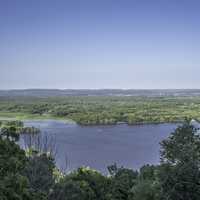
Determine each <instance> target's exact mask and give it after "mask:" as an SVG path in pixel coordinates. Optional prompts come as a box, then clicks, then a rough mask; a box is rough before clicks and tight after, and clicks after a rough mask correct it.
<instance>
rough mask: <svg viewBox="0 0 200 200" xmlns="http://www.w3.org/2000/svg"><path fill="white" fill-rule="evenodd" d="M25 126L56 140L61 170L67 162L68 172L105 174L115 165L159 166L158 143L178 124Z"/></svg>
mask: <svg viewBox="0 0 200 200" xmlns="http://www.w3.org/2000/svg"><path fill="white" fill-rule="evenodd" d="M25 125H26V126H35V127H38V128H40V129H41V134H42V135H43V136H44V135H47V136H48V137H49V138H54V139H55V143H56V149H57V153H56V163H57V165H58V166H59V167H60V168H62V169H64V168H65V169H66V160H67V169H68V170H72V169H75V168H77V167H80V166H90V167H91V168H95V169H97V170H100V171H101V172H104V173H106V170H107V166H108V165H111V164H113V163H117V164H118V165H119V166H124V167H128V168H134V169H138V168H139V167H141V166H142V165H144V164H158V163H159V160H160V154H159V150H160V145H159V143H160V142H161V141H162V140H163V139H165V138H167V137H168V136H169V134H170V133H171V132H172V131H173V130H174V129H175V128H176V127H177V125H176V124H158V125H135V126H128V125H126V124H121V125H113V126H79V125H76V124H67V123H64V122H60V121H55V120H45V121H25ZM22 141H23V136H22V138H21V142H22Z"/></svg>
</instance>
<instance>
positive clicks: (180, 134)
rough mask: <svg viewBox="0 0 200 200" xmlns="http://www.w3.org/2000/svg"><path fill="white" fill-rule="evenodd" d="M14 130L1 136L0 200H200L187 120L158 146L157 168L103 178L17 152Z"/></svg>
mask: <svg viewBox="0 0 200 200" xmlns="http://www.w3.org/2000/svg"><path fill="white" fill-rule="evenodd" d="M19 125H20V124H19V123H9V124H6V129H3V130H4V131H2V128H1V131H0V199H1V200H39V199H40V200H199V199H200V186H199V185H200V167H199V166H200V136H199V133H198V130H197V129H195V128H194V127H193V126H192V125H191V124H190V122H189V120H188V121H185V122H184V123H183V124H182V125H181V126H179V127H178V128H177V129H176V130H175V131H174V132H172V133H171V134H170V136H169V138H167V139H165V140H163V141H162V142H161V151H160V152H161V153H160V156H161V163H160V164H159V165H157V166H153V165H145V166H143V167H141V168H140V170H133V169H126V168H124V167H121V166H118V165H117V164H112V165H110V166H108V174H107V175H104V174H101V173H100V172H98V171H96V170H93V169H90V168H88V167H80V168H78V169H76V170H74V171H72V172H69V171H67V170H65V171H60V170H59V169H58V168H57V167H56V165H55V161H54V157H53V154H52V153H51V152H49V151H48V150H46V151H44V150H42V149H40V150H38V149H34V147H31V146H30V147H29V148H28V149H25V150H23V149H21V148H20V147H19V146H18V145H17V143H16V142H17V141H18V139H19V135H18V134H19V132H17V127H18V126H19ZM3 126H4V125H3ZM130 154H131V152H130ZM133 162H134V160H133Z"/></svg>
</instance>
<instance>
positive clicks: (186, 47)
mask: <svg viewBox="0 0 200 200" xmlns="http://www.w3.org/2000/svg"><path fill="white" fill-rule="evenodd" d="M199 10H200V1H195V0H157V1H156V0H155V1H154V0H151V1H150V0H54V1H53V0H0V89H13V88H15V89H20V88H75V89H76V88H136V89H140V88H147V89H148V88H149V89H151V88H200V78H199V77H200V12H199Z"/></svg>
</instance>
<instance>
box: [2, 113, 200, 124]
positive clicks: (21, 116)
mask: <svg viewBox="0 0 200 200" xmlns="http://www.w3.org/2000/svg"><path fill="white" fill-rule="evenodd" d="M7 114H8V115H1V113H0V121H9V120H10V121H14V120H21V121H50V120H54V121H60V122H63V123H66V124H76V125H79V126H83V127H84V126H85V127H88V126H117V125H127V126H140V125H160V124H172V123H173V124H179V123H183V121H184V120H179V121H171V122H169V121H166V122H135V123H132V124H130V123H128V122H116V123H113V124H92V123H91V124H80V123H77V122H76V121H74V120H72V119H66V118H62V117H54V116H50V115H49V116H38V115H31V114H23V113H20V114H15V113H7ZM13 115H15V116H13ZM192 120H195V121H197V122H198V120H196V119H192Z"/></svg>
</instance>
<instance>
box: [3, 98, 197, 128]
mask: <svg viewBox="0 0 200 200" xmlns="http://www.w3.org/2000/svg"><path fill="white" fill-rule="evenodd" d="M199 102H200V97H184V96H183V97H174V96H163V97H148V98H146V97H143V96H138V97H134V96H132V97H130V96H75V97H73V96H66V97H48V98H45V97H43V98H39V97H37V98H36V97H15V98H12V99H9V98H6V97H4V98H1V97H0V116H2V117H3V116H8V117H9V116H11V117H12V116H13V117H16V116H19V118H20V117H21V118H28V117H36V118H37V117H38V118H46V117H47V118H51V117H53V118H61V119H71V120H74V121H75V122H77V123H78V124H81V125H95V124H116V123H120V122H125V123H128V124H138V123H139V124H140V123H163V122H182V121H184V119H185V117H189V118H193V119H197V120H200V103H199Z"/></svg>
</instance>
